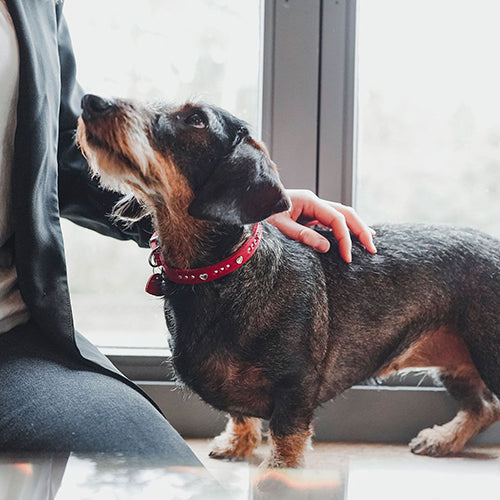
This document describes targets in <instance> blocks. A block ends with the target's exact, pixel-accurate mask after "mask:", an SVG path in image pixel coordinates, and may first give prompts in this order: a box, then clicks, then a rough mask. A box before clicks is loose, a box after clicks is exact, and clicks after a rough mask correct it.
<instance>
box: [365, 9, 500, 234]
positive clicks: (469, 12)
mask: <svg viewBox="0 0 500 500" xmlns="http://www.w3.org/2000/svg"><path fill="white" fill-rule="evenodd" d="M358 3H359V19H358V21H359V24H358V28H359V29H358V74H359V82H358V83H359V138H358V178H357V208H358V211H359V213H360V214H361V215H362V216H364V217H365V218H366V219H367V220H368V221H369V222H370V223H374V222H380V221H425V222H445V223H451V224H454V225H460V226H473V227H477V228H480V229H483V230H485V231H488V232H490V233H492V234H494V235H496V236H500V120H499V118H498V117H499V116H500V97H499V90H498V89H499V88H500V70H499V65H498V63H497V61H498V50H499V47H500V30H499V29H498V20H499V19H500V3H499V2H497V1H496V0H477V1H475V2H466V1H461V0H419V1H418V2H417V1H414V0H376V1H374V0H360V1H359V2H358Z"/></svg>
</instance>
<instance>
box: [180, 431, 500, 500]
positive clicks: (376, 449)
mask: <svg viewBox="0 0 500 500" xmlns="http://www.w3.org/2000/svg"><path fill="white" fill-rule="evenodd" d="M188 444H189V445H190V446H191V448H192V449H193V451H194V452H195V453H196V455H197V456H198V457H199V458H200V460H201V461H202V462H203V464H204V465H205V467H206V468H207V469H208V470H209V472H210V473H211V474H212V475H213V477H214V478H215V479H217V480H218V481H219V482H221V484H222V485H224V486H225V487H226V489H227V490H228V496H229V497H230V498H234V499H235V500H237V499H240V498H241V499H245V500H246V499H252V498H269V499H271V498H280V499H281V500H288V499H296V498H297V499H299V498H300V499H323V498H324V499H326V498H328V499H342V500H364V499H370V500H378V499H381V500H382V499H383V500H393V499H394V500H396V499H397V500H413V499H415V500H417V499H418V500H422V499H429V500H433V499H436V500H437V499H439V500H448V499H450V500H451V499H453V500H461V499H464V500H465V499H472V498H473V499H478V500H488V499H499V498H500V446H495V447H472V448H467V449H466V450H465V451H464V452H463V453H462V454H461V455H460V456H457V457H450V458H430V457H421V456H417V455H413V454H412V453H410V452H409V450H408V448H407V446H404V445H379V444H347V443H314V445H313V449H311V450H308V451H307V452H306V468H305V469H304V470H295V471H294V470H289V471H278V472H273V473H271V474H270V473H268V472H265V471H262V470H260V469H259V468H258V465H259V463H260V462H261V461H262V459H263V458H264V457H265V456H266V454H267V452H268V451H269V445H268V444H266V443H264V444H262V445H261V446H260V447H259V448H258V450H257V452H256V453H255V455H254V457H253V458H252V459H251V460H250V462H249V463H247V462H229V461H220V460H214V459H211V458H209V457H208V452H209V450H210V441H209V440H189V441H188ZM262 485H264V486H262Z"/></svg>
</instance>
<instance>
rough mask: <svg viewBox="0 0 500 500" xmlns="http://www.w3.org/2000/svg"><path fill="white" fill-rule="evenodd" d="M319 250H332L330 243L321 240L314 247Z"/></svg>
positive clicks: (322, 251) (323, 251) (324, 251)
mask: <svg viewBox="0 0 500 500" xmlns="http://www.w3.org/2000/svg"><path fill="white" fill-rule="evenodd" d="M314 248H315V249H316V250H317V251H318V252H321V253H326V252H328V250H330V245H329V244H328V243H327V242H326V241H321V242H320V243H318V244H317V245H316V246H315V247H314Z"/></svg>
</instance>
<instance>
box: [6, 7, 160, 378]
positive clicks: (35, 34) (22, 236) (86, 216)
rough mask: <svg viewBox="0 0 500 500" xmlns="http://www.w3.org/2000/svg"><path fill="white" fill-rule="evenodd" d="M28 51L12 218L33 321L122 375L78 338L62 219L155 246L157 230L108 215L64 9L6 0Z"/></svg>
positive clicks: (109, 200)
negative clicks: (94, 169)
mask: <svg viewBox="0 0 500 500" xmlns="http://www.w3.org/2000/svg"><path fill="white" fill-rule="evenodd" d="M6 1H7V7H8V9H9V12H10V15H11V17H12V20H13V22H14V25H15V29H16V34H17V39H18V43H19V53H20V75H19V102H18V108H17V130H16V138H15V152H14V164H13V172H12V182H13V186H12V190H13V191H12V200H13V206H12V217H13V219H14V227H15V235H14V238H15V261H16V266H17V272H18V276H19V288H20V290H21V295H22V297H23V299H24V301H25V302H26V304H27V306H28V308H29V310H30V313H31V317H32V320H33V321H34V322H35V323H36V324H37V325H38V327H39V328H40V330H41V331H42V332H43V333H44V334H45V335H47V336H48V337H50V338H51V339H52V340H53V341H55V342H56V343H57V344H59V345H60V346H61V347H62V348H64V349H65V350H66V351H67V352H68V353H69V354H70V355H75V356H79V357H83V358H84V359H86V360H88V361H91V362H92V363H95V364H98V365H99V366H101V367H104V368H106V369H107V370H111V371H113V372H114V373H115V374H118V371H117V370H116V369H115V368H114V367H113V365H111V363H110V362H109V361H108V360H107V359H106V358H105V357H104V356H103V355H102V354H101V353H100V352H99V351H98V350H97V349H96V348H95V347H94V346H93V345H92V344H91V343H90V342H88V341H87V340H86V339H85V338H84V337H82V336H81V335H80V334H78V333H77V332H75V330H74V327H73V317H72V311H71V303H70V298H69V292H68V285H67V276H66V263H65V255H64V247H63V240H62V235H61V228H60V220H59V219H60V216H63V217H66V218H68V219H70V220H72V221H74V222H76V223H77V224H79V225H82V226H85V227H88V228H90V229H93V230H95V231H99V232H100V233H102V234H106V235H108V236H113V237H115V238H119V239H134V240H135V241H136V242H137V243H138V244H140V245H141V246H147V244H148V239H149V236H150V232H151V228H150V224H149V223H148V222H147V221H145V222H143V223H142V224H136V225H135V226H133V227H131V228H129V229H127V230H126V229H123V228H119V227H117V226H115V225H113V224H112V223H111V222H110V220H109V219H108V217H107V214H109V212H110V210H111V208H112V206H113V204H114V203H115V202H116V201H117V195H115V194H113V193H110V192H105V191H103V190H101V189H100V188H99V187H98V186H97V184H96V183H95V182H94V181H93V180H92V179H91V178H90V176H89V171H88V167H87V164H86V161H85V159H84V158H83V156H82V154H81V152H80V151H79V149H78V148H77V146H76V144H75V140H74V135H75V128H76V120H77V117H78V115H79V114H80V99H81V97H82V95H83V92H82V90H81V88H80V87H79V85H78V84H77V82H76V79H75V72H76V68H75V60H74V56H73V52H72V47H71V41H70V37H69V33H68V30H67V26H66V22H65V20H64V18H63V17H62V3H61V2H55V1H53V0H6Z"/></svg>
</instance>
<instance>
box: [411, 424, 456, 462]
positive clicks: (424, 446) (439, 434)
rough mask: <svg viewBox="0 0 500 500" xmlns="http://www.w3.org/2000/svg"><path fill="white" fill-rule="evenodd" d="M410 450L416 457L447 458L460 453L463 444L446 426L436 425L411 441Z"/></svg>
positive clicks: (421, 432)
mask: <svg viewBox="0 0 500 500" xmlns="http://www.w3.org/2000/svg"><path fill="white" fill-rule="evenodd" d="M409 446H410V450H411V452H412V453H415V454H416V455H427V456H430V457H445V456H447V455H453V454H454V453H458V452H459V451H461V450H462V448H463V443H460V442H459V441H458V440H457V439H456V435H455V434H454V433H451V432H449V431H448V429H446V428H445V426H437V425H435V426H434V427H433V428H432V429H424V430H423V431H420V432H419V433H418V435H417V436H416V437H415V438H413V439H412V440H411V441H410V444H409Z"/></svg>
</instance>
